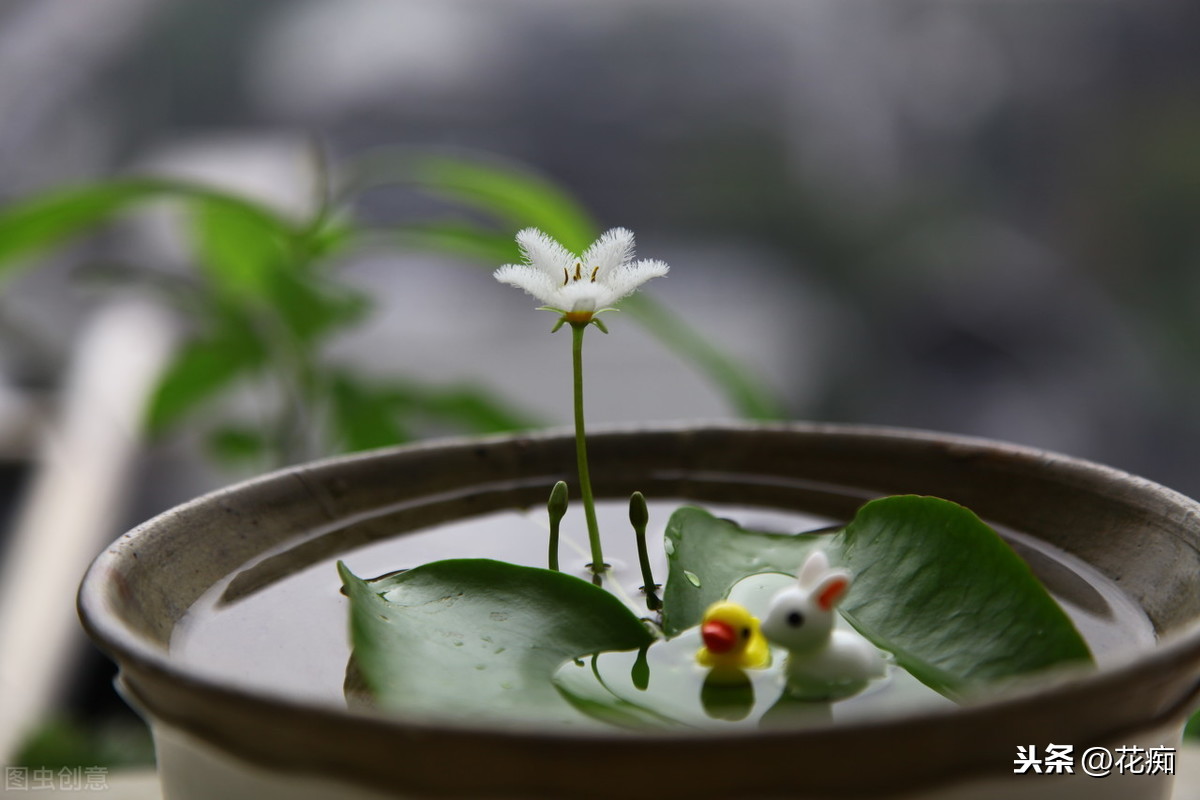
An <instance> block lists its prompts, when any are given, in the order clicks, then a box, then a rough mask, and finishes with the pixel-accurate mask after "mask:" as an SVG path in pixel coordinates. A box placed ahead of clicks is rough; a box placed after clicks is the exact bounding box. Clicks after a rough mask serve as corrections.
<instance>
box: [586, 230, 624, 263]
mask: <svg viewBox="0 0 1200 800" xmlns="http://www.w3.org/2000/svg"><path fill="white" fill-rule="evenodd" d="M631 258H633V231H631V230H629V229H627V228H612V229H611V230H608V231H605V232H604V234H603V235H602V236H601V237H600V238H599V239H597V240H596V241H595V242H593V243H592V246H591V247H589V248H588V249H587V250H586V251H584V254H583V257H582V260H583V265H584V267H586V268H587V271H588V272H589V273H590V272H591V271H592V270H593V269H595V268H596V267H599V268H600V272H601V273H602V274H603V273H605V272H611V271H612V270H614V269H616V268H617V267H619V266H621V265H622V264H625V263H627V262H628V261H629V259H631Z"/></svg>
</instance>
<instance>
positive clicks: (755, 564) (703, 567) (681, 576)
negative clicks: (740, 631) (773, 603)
mask: <svg viewBox="0 0 1200 800" xmlns="http://www.w3.org/2000/svg"><path fill="white" fill-rule="evenodd" d="M822 541H828V539H827V538H818V537H814V536H791V535H788V534H779V533H760V532H758V531H748V530H746V529H744V528H741V527H739V526H738V525H737V523H734V522H731V521H730V520H727V519H719V518H717V517H714V516H713V515H712V514H710V513H708V512H707V511H704V510H703V509H700V508H692V507H689V506H685V507H683V508H680V509H678V510H677V511H676V512H675V513H674V514H672V515H671V519H670V520H669V521H668V522H667V532H666V550H667V553H668V554H669V555H668V557H667V558H668V564H667V584H666V587H665V588H664V590H663V631H664V632H665V633H666V634H667V635H668V636H675V635H677V634H679V633H680V632H682V631H684V630H686V629H688V628H691V627H694V626H696V625H699V624H700V618H701V617H702V616H703V615H704V610H705V609H706V608H708V607H709V606H710V605H712V604H713V603H715V602H717V601H718V600H721V599H724V598H725V597H726V596H727V595H728V594H729V590H730V589H731V588H733V585H734V584H735V583H737V582H738V581H740V580H742V579H743V578H746V577H749V576H751V575H758V574H761V573H764V572H788V573H791V572H795V571H796V570H797V569H799V568H800V564H802V563H803V562H804V559H805V558H806V557H807V556H808V554H809V553H810V552H812V550H813V548H814V547H815V546H816V545H817V544H819V543H820V542H822Z"/></svg>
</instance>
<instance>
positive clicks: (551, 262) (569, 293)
mask: <svg viewBox="0 0 1200 800" xmlns="http://www.w3.org/2000/svg"><path fill="white" fill-rule="evenodd" d="M517 244H519V245H520V246H521V253H522V255H524V256H525V260H526V261H527V262H528V263H527V264H505V265H504V266H503V267H501V268H500V269H498V270H496V272H495V273H494V275H495V278H496V280H498V281H500V282H501V283H507V284H509V285H510V286H516V287H517V288H518V289H524V290H525V291H526V292H528V293H529V294H531V295H533V296H534V297H536V298H537V299H538V300H541V301H542V302H543V303H545V304H546V305H545V308H546V309H547V310H549V311H555V312H558V313H559V314H562V316H563V319H564V320H566V321H567V322H569V323H571V324H572V325H583V324H586V323H588V322H596V323H597V324H599V322H598V321H596V320H594V319H593V317H594V316H595V315H596V314H599V313H600V312H601V311H608V310H609V309H610V308H611V307H612V305H613V303H616V302H617V301H618V300H620V299H621V298H622V297H626V296H628V295H630V294H633V292H634V291H636V290H637V288H638V287H639V286H641V285H642V284H643V283H645V282H646V281H648V280H650V279H651V278H660V277H662V276H663V275H666V274H667V271H668V270H669V269H670V267H668V266H667V265H666V264H665V263H663V262H662V261H654V260H649V259H645V260H642V261H633V260H632V259H633V233H632V232H631V231H628V230H626V229H625V228H613V229H612V230H610V231H608V232H607V233H605V234H604V235H603V236H601V237H600V238H599V239H597V240H596V241H595V242H594V243H593V244H592V246H591V247H589V248H588V249H587V250H586V251H585V252H584V253H583V255H579V256H576V255H574V254H573V253H570V252H568V251H567V249H566V248H565V247H563V246H562V245H561V244H559V243H558V242H556V241H554V239H551V238H550V237H549V236H547V235H546V234H544V233H542V232H541V231H539V230H538V229H537V228H526V229H525V230H523V231H521V232H520V233H518V234H517Z"/></svg>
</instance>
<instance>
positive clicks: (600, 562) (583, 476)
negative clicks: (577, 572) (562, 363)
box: [571, 322, 605, 586]
mask: <svg viewBox="0 0 1200 800" xmlns="http://www.w3.org/2000/svg"><path fill="white" fill-rule="evenodd" d="M589 324H590V322H572V323H571V367H572V370H573V372H574V374H575V461H576V464H577V466H578V468H579V493H580V494H581V495H582V496H583V513H584V516H585V517H586V518H587V529H588V542H589V543H590V544H591V546H592V574H593V577H592V583H594V584H596V585H597V586H599V585H600V575H601V574H602V573H603V572H604V568H605V564H604V553H603V552H602V551H601V549H600V525H599V524H598V523H597V522H596V501H595V499H594V498H593V497H592V478H591V475H590V474H589V473H588V461H587V441H586V437H585V435H584V430H583V331H584V329H585V328H587V326H588V325H589Z"/></svg>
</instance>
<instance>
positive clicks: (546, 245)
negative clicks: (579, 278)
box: [517, 228, 576, 282]
mask: <svg viewBox="0 0 1200 800" xmlns="http://www.w3.org/2000/svg"><path fill="white" fill-rule="evenodd" d="M517 244H518V245H520V246H521V254H522V255H523V256H525V260H526V261H528V262H529V263H530V265H531V266H533V267H535V268H537V269H539V270H541V271H542V272H544V273H546V275H548V276H549V277H550V278H551V280H553V281H555V282H561V281H562V274H563V270H564V269H565V270H567V271H568V272H574V271H575V261H576V258H575V256H574V254H572V253H571V252H570V251H568V250H567V248H565V247H563V246H562V245H561V244H559V243H558V242H556V241H555V240H554V239H552V238H550V237H549V236H547V235H546V234H544V233H542V232H541V231H539V230H538V229H537V228H526V229H525V230H523V231H521V232H520V233H518V234H517Z"/></svg>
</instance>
